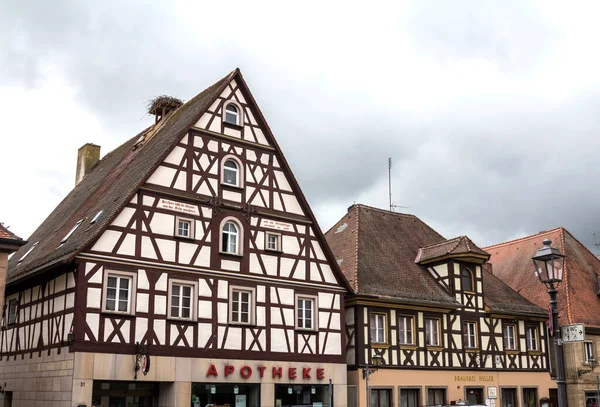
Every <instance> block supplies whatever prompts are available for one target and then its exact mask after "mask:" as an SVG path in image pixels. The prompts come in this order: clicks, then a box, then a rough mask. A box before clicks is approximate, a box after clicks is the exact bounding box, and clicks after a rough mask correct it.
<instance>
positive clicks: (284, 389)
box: [274, 384, 335, 407]
mask: <svg viewBox="0 0 600 407" xmlns="http://www.w3.org/2000/svg"><path fill="white" fill-rule="evenodd" d="M333 404H335V401H334V403H333ZM274 405H275V406H276V407H297V406H322V407H330V406H331V404H330V395H329V386H328V385H322V384H321V385H318V384H315V385H297V384H276V385H275V404H274Z"/></svg>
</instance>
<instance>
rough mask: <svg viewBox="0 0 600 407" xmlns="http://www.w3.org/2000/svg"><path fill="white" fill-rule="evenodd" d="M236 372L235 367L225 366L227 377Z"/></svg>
mask: <svg viewBox="0 0 600 407" xmlns="http://www.w3.org/2000/svg"><path fill="white" fill-rule="evenodd" d="M234 370H235V367H233V366H231V365H225V377H227V376H229V375H230V374H232V373H233V372H234Z"/></svg>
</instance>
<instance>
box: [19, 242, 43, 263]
mask: <svg viewBox="0 0 600 407" xmlns="http://www.w3.org/2000/svg"><path fill="white" fill-rule="evenodd" d="M38 243H39V242H35V243H34V244H32V245H31V247H30V248H29V250H27V253H25V254H24V255H23V257H21V258H20V259H19V261H18V263H20V262H22V261H23V259H24V258H25V257H27V255H28V254H29V253H31V252H32V251H33V249H35V246H37V245H38Z"/></svg>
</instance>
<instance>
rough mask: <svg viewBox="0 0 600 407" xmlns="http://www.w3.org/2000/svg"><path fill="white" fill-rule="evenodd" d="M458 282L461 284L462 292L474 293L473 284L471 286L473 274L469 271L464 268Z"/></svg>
mask: <svg viewBox="0 0 600 407" xmlns="http://www.w3.org/2000/svg"><path fill="white" fill-rule="evenodd" d="M460 280H461V283H462V290H463V291H470V292H473V291H475V290H474V289H473V286H474V285H475V284H473V273H472V272H471V270H469V269H468V268H464V269H463V271H462V273H461V274H460Z"/></svg>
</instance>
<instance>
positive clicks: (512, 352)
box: [504, 349, 520, 355]
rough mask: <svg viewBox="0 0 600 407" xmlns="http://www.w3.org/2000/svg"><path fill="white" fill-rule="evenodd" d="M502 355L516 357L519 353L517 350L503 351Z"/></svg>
mask: <svg viewBox="0 0 600 407" xmlns="http://www.w3.org/2000/svg"><path fill="white" fill-rule="evenodd" d="M504 353H506V354H507V355H518V354H519V353H520V352H519V350H518V349H505V350H504Z"/></svg>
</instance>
